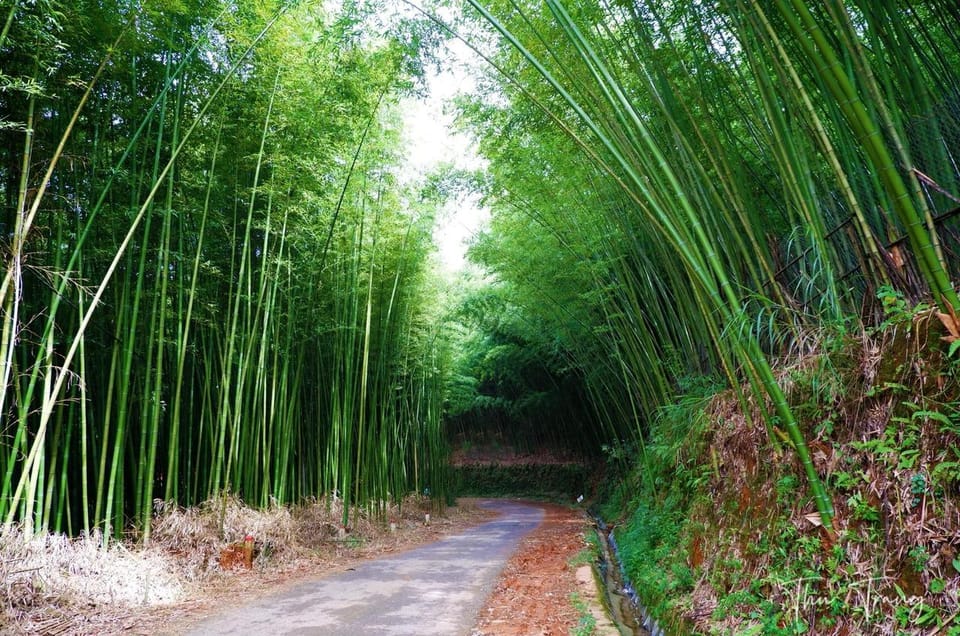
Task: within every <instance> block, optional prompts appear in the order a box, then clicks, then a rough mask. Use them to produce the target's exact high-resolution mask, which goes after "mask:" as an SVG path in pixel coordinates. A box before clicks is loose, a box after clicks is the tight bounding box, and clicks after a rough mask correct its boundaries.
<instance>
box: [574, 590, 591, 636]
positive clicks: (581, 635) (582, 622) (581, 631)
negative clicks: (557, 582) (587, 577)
mask: <svg viewBox="0 0 960 636" xmlns="http://www.w3.org/2000/svg"><path fill="white" fill-rule="evenodd" d="M570 604H571V605H573V608H574V609H575V610H577V612H578V613H579V614H580V618H579V619H578V620H577V626H576V627H574V628H573V630H572V631H571V632H570V633H571V634H572V636H591V634H593V633H594V632H595V631H596V629H597V619H596V618H594V616H593V614H592V613H591V612H590V607H589V605H587V603H586V601H584V600H583V598H582V597H581V596H580V595H579V594H578V593H577V592H574V593H572V594H571V595H570Z"/></svg>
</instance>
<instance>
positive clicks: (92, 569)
mask: <svg viewBox="0 0 960 636" xmlns="http://www.w3.org/2000/svg"><path fill="white" fill-rule="evenodd" d="M375 512H376V514H375V515H374V517H371V516H370V515H369V514H368V513H364V512H361V513H358V514H356V515H354V516H353V518H351V525H350V526H349V527H347V528H344V527H343V526H342V525H341V524H340V519H341V514H342V507H341V502H340V501H339V500H336V499H331V500H327V499H324V500H318V501H310V502H307V503H305V504H303V505H299V506H293V507H287V506H276V505H274V506H270V507H269V508H267V509H265V510H258V509H255V508H251V507H249V506H247V505H245V504H244V503H243V502H242V501H240V500H239V499H238V498H236V497H234V496H224V497H220V498H217V499H213V500H210V501H207V502H205V503H204V504H202V505H201V506H199V507H196V508H190V509H183V508H179V507H176V506H173V505H169V504H160V503H158V505H157V507H156V517H155V520H154V522H153V535H152V539H151V542H150V545H149V546H147V547H144V546H141V545H136V544H134V543H116V542H114V543H112V544H111V545H110V546H109V548H104V547H103V542H102V537H100V536H99V535H98V534H95V535H93V536H89V537H87V536H84V537H79V538H68V537H65V536H62V535H49V534H46V535H39V536H37V537H35V538H33V539H30V540H27V539H26V538H25V537H24V535H23V533H22V532H21V531H20V530H19V529H17V528H8V529H6V530H4V531H3V532H2V534H0V580H2V582H3V583H2V585H3V588H2V591H0V634H4V635H6V634H106V633H120V632H130V631H133V632H136V633H151V631H152V629H153V628H152V627H150V625H151V620H152V621H154V622H155V623H156V622H157V621H158V620H159V622H160V624H165V621H166V620H168V619H170V618H171V617H173V618H183V617H184V615H186V614H189V613H190V611H192V608H196V607H198V606H199V605H202V599H204V598H205V597H207V596H208V595H210V594H215V595H217V594H219V595H223V594H229V593H230V592H229V590H231V589H234V588H243V587H244V586H247V585H250V584H251V582H255V583H256V585H257V586H258V587H259V588H260V592H261V593H262V591H263V589H262V588H263V586H264V585H271V584H274V585H276V584H280V583H282V582H284V581H285V580H288V579H289V578H291V577H294V576H316V575H320V574H323V573H325V572H328V571H332V570H336V569H337V566H338V564H343V563H346V562H352V561H356V560H357V559H361V558H367V557H371V556H375V555H378V554H382V553H384V552H390V551H395V550H398V549H402V548H404V547H408V546H411V545H415V544H417V543H422V542H424V541H427V540H430V539H433V538H436V537H438V536H440V535H441V534H443V533H444V532H449V531H453V530H456V529H459V528H460V527H463V526H465V525H470V524H472V523H475V522H477V521H478V520H480V519H481V518H484V516H485V514H486V513H484V512H483V511H480V510H479V509H477V508H476V507H475V506H474V505H473V504H472V502H465V503H463V504H461V505H460V506H458V507H457V508H454V509H448V511H447V513H446V514H438V511H437V510H435V509H434V506H433V504H432V502H431V501H430V500H428V499H424V498H421V497H409V498H407V499H406V500H405V501H404V503H403V506H402V507H397V506H396V505H392V504H383V505H382V506H380V507H379V508H378V509H376V510H375ZM428 513H432V514H431V520H430V524H429V525H427V524H426V523H425V515H426V514H428ZM391 523H392V524H393V527H394V529H393V530H391V528H390V524H391ZM248 534H250V535H253V537H254V539H255V548H256V549H255V553H254V554H255V558H254V562H253V566H254V567H253V571H252V572H247V571H245V570H238V571H225V570H224V569H222V568H221V567H220V564H219V557H220V552H221V550H223V549H224V548H226V547H228V546H230V545H231V544H233V543H236V542H240V541H242V540H243V538H244V537H245V536H246V535H248ZM225 591H226V592H225ZM239 597H240V598H242V595H240V596H239ZM178 608H182V609H178ZM158 617H159V619H158Z"/></svg>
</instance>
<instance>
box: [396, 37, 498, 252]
mask: <svg viewBox="0 0 960 636" xmlns="http://www.w3.org/2000/svg"><path fill="white" fill-rule="evenodd" d="M441 59H443V60H444V64H443V66H444V67H443V68H442V69H441V72H440V73H439V74H438V73H431V74H430V76H429V77H428V87H429V95H428V96H427V98H426V99H407V100H405V101H404V102H402V103H401V108H402V109H403V119H404V127H405V137H406V139H407V149H408V169H409V170H410V172H412V173H413V175H414V176H415V177H419V176H423V175H424V174H427V173H429V172H430V171H431V170H432V169H433V168H434V167H436V166H437V165H438V164H440V163H444V162H449V163H452V164H453V165H454V166H455V167H457V168H463V169H468V170H470V169H477V168H480V167H482V166H483V162H482V160H481V159H480V158H479V157H478V156H477V154H476V152H475V150H474V147H473V144H472V141H471V139H470V138H469V137H468V136H467V135H464V134H460V133H457V132H455V131H454V130H453V115H452V114H451V113H449V112H444V111H445V108H444V103H445V102H447V101H448V100H450V99H451V98H453V97H454V96H456V95H457V93H459V92H469V91H471V90H472V89H473V87H474V82H473V79H472V77H471V76H470V73H469V71H468V70H467V66H468V65H469V64H473V63H475V62H473V55H472V53H471V51H470V50H469V49H468V48H467V47H466V45H464V44H463V43H462V42H460V41H459V40H454V41H452V42H450V43H448V44H447V48H446V50H445V51H444V52H443V53H442V54H441ZM446 110H449V108H447V109H446ZM488 218H489V213H488V212H487V211H486V210H482V209H480V208H479V207H478V201H477V200H476V198H475V197H473V196H466V197H463V198H461V199H460V200H456V201H451V202H450V203H449V204H448V205H447V206H446V208H445V210H444V211H443V213H442V214H441V217H440V219H439V220H438V223H437V227H436V229H435V230H434V233H433V236H434V240H435V241H436V243H437V247H438V248H439V256H440V262H441V264H442V265H443V266H444V268H446V269H447V270H449V271H457V270H460V269H462V268H463V266H464V263H465V254H466V249H467V242H468V241H469V239H470V237H471V236H473V235H474V233H476V232H477V230H479V229H480V228H481V227H482V226H483V224H484V223H486V221H487V219H488Z"/></svg>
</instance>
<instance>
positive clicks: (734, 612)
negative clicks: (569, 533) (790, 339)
mask: <svg viewBox="0 0 960 636" xmlns="http://www.w3.org/2000/svg"><path fill="white" fill-rule="evenodd" d="M881 301H882V302H883V303H884V306H885V307H887V314H886V317H885V320H884V322H883V324H882V325H881V326H880V327H878V328H876V329H873V330H869V331H864V332H860V333H851V330H849V329H847V328H843V327H842V326H841V327H840V328H836V329H834V331H832V332H829V333H824V334H821V338H820V341H819V343H818V344H817V345H816V346H815V347H810V348H809V349H810V350H808V351H807V352H806V353H805V354H804V355H802V356H799V357H797V358H795V359H794V360H792V361H784V362H783V363H782V364H781V365H779V377H780V381H781V384H782V385H783V386H784V388H785V390H786V393H787V395H788V399H789V400H790V402H791V406H792V408H793V410H794V412H795V413H796V414H797V416H798V418H799V419H800V421H801V425H802V427H803V429H804V432H805V435H806V437H807V439H808V440H809V445H810V450H811V454H812V456H813V461H814V463H815V466H816V468H817V470H818V472H819V474H820V476H821V478H822V479H824V481H825V482H826V483H827V484H828V485H829V489H830V494H831V496H832V498H833V502H834V506H835V509H836V518H835V522H834V528H835V531H836V535H835V536H833V535H831V534H829V533H827V532H826V531H825V530H824V529H823V528H822V527H821V525H820V519H819V515H818V514H817V512H816V506H815V505H814V502H813V500H812V498H811V497H810V495H809V493H808V491H807V489H806V486H805V484H806V482H805V479H804V476H803V471H802V469H801V467H800V466H799V464H798V462H797V461H796V460H795V458H794V455H793V453H792V451H791V448H790V445H789V441H788V440H787V439H786V437H785V436H782V435H780V434H779V430H778V429H777V428H776V422H775V421H774V422H772V423H771V424H772V432H773V438H774V439H773V441H771V440H770V436H769V435H768V432H767V430H766V425H765V424H764V421H763V419H762V417H761V409H760V408H759V406H758V405H756V404H752V405H751V408H750V409H748V410H747V411H745V410H744V409H743V408H742V407H741V405H740V403H739V402H738V400H737V399H736V396H735V395H734V393H733V392H732V391H724V392H716V393H713V394H711V393H710V391H709V390H705V391H701V392H699V393H696V394H690V395H688V396H687V397H685V398H684V399H682V400H680V401H678V403H676V404H674V405H672V406H670V407H668V408H665V409H663V410H662V411H661V413H660V416H659V417H658V418H657V420H656V421H655V422H654V423H653V424H652V425H651V433H650V436H649V439H648V441H647V443H646V444H645V447H644V448H643V449H642V451H637V452H636V456H637V457H638V460H637V462H636V464H635V465H634V466H633V468H632V470H631V471H630V472H629V474H627V475H625V476H624V478H623V480H622V481H621V482H620V483H619V485H618V486H617V487H616V488H615V489H614V490H613V491H612V492H610V493H608V494H607V496H606V499H605V501H606V503H605V504H604V507H603V508H602V512H601V514H602V515H603V516H604V517H605V518H606V519H608V520H612V521H613V522H614V524H615V526H616V528H615V536H616V539H617V542H618V544H619V549H620V555H621V558H622V559H623V561H624V564H625V567H626V570H627V573H628V575H629V577H630V579H631V580H632V581H633V582H634V584H635V587H636V588H637V590H638V591H639V593H640V596H641V600H642V602H643V604H644V605H645V606H646V607H647V608H648V610H649V611H650V612H651V614H652V615H653V616H654V617H655V618H656V619H657V620H658V621H659V623H660V624H661V626H662V627H663V628H664V629H665V631H666V633H678V634H688V633H694V634H718V635H719V634H770V635H788V634H789V635H795V634H818V635H819V634H824V635H828V634H838V635H848V634H924V635H926V634H931V633H937V634H944V635H948V636H960V618H958V612H960V600H958V595H960V558H958V553H960V508H958V503H960V383H958V378H960V361H958V360H957V359H955V357H951V356H950V355H949V353H950V350H949V347H948V346H947V345H946V344H944V343H943V342H941V338H942V337H943V336H944V335H945V334H946V332H945V330H944V329H943V326H942V325H941V324H940V322H939V321H938V320H937V318H936V314H935V313H934V312H933V311H932V310H930V309H929V308H928V307H924V306H919V307H915V308H908V307H907V306H906V304H905V303H902V302H899V299H898V298H896V297H893V298H881Z"/></svg>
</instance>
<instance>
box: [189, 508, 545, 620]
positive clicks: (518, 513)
mask: <svg viewBox="0 0 960 636" xmlns="http://www.w3.org/2000/svg"><path fill="white" fill-rule="evenodd" d="M480 505H481V506H482V507H484V508H488V509H491V510H496V511H497V512H500V513H501V515H502V516H501V517H499V518H498V519H496V520H494V521H488V522H487V523H484V524H482V525H479V526H477V527H475V528H471V529H470V530H467V531H466V532H464V533H463V534H459V535H455V536H451V537H446V538H444V539H441V540H440V541H437V542H435V543H431V544H428V545H425V546H422V547H420V548H416V549H414V550H410V551H408V552H403V553H401V554H397V555H393V556H390V557H385V558H382V559H377V560H375V561H368V562H366V563H363V564H361V565H358V566H357V568H356V569H355V570H352V571H349V572H344V573H343V574H338V575H335V576H330V577H325V578H323V579H319V580H316V581H312V582H309V583H302V584H300V585H298V586H296V587H294V588H291V589H289V590H287V591H286V592H283V593H281V594H277V595H274V596H266V597H263V598H261V599H258V600H257V601H255V602H253V603H251V604H249V605H247V606H245V607H244V608H243V609H240V610H233V611H231V612H230V614H229V615H227V616H220V617H217V618H214V619H211V620H208V621H206V622H203V623H200V624H197V625H196V626H195V627H194V629H193V631H191V632H189V633H190V634H195V635H197V636H207V635H212V634H253V635H256V636H272V635H274V634H277V635H279V634H303V635H306V634H314V635H318V636H319V635H323V636H337V635H346V636H363V635H367V634H370V635H373V634H377V635H380V634H383V635H401V634H403V635H410V636H440V635H441V634H442V635H447V634H449V635H451V636H453V635H461V634H469V633H470V630H471V628H472V627H473V625H474V623H475V621H476V617H477V612H479V611H480V608H481V606H482V605H483V601H484V599H485V598H486V597H487V595H488V594H489V593H490V592H491V590H492V588H493V585H494V583H495V582H496V579H497V575H498V574H499V573H500V571H501V570H502V569H503V566H504V564H505V563H506V561H507V559H508V558H509V557H510V555H511V553H513V551H514V550H515V549H516V547H517V544H518V543H519V542H520V539H521V538H523V536H524V535H525V534H527V533H528V532H530V531H531V530H533V529H534V528H536V527H537V526H538V525H540V522H541V521H542V519H543V510H542V509H541V508H537V507H534V506H527V505H523V504H519V503H513V502H505V501H485V502H482V503H481V504H480Z"/></svg>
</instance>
